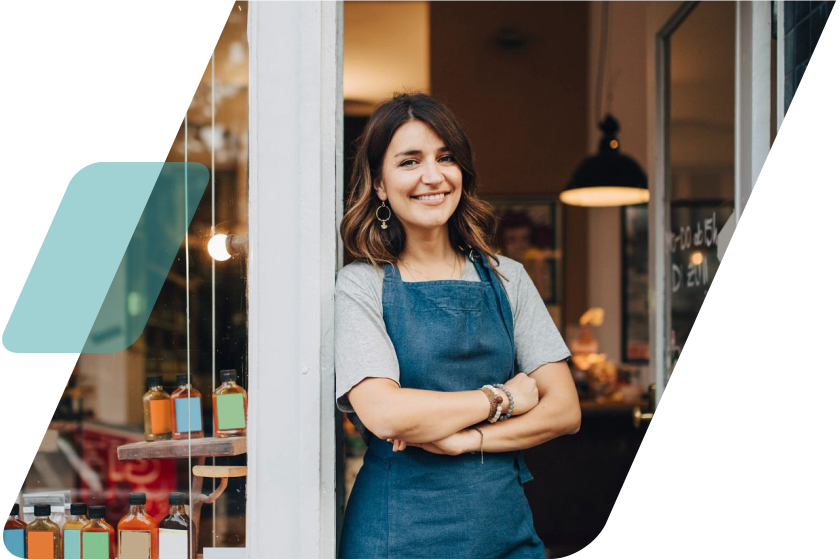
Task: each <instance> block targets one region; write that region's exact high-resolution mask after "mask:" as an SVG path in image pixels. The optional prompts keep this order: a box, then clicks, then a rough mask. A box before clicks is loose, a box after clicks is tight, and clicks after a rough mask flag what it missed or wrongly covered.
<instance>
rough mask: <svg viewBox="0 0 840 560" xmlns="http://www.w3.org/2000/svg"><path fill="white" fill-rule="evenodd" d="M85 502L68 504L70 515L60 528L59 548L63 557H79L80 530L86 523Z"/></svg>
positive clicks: (80, 550) (87, 520)
mask: <svg viewBox="0 0 840 560" xmlns="http://www.w3.org/2000/svg"><path fill="white" fill-rule="evenodd" d="M89 521H90V519H88V516H87V504H82V503H75V504H70V517H69V518H68V519H67V521H65V522H64V527H62V528H61V550H62V554H63V556H64V558H81V557H82V542H81V535H80V531H81V530H82V527H84V526H85V525H87V524H88V522H89Z"/></svg>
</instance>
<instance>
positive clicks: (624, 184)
mask: <svg viewBox="0 0 840 560" xmlns="http://www.w3.org/2000/svg"><path fill="white" fill-rule="evenodd" d="M598 128H599V129H601V132H602V133H603V136H602V137H601V141H600V143H599V145H598V153H597V154H595V155H594V156H590V157H588V158H586V159H585V160H583V162H582V163H581V164H580V165H579V166H578V168H577V169H576V170H575V172H574V175H572V180H571V181H570V182H569V184H568V185H567V186H566V188H564V189H563V191H562V192H561V193H560V201H561V202H563V203H565V204H570V205H573V206H591V207H596V206H628V205H630V204H640V203H643V202H647V201H648V200H649V199H650V191H649V190H648V186H647V175H645V172H644V170H642V168H641V166H640V165H639V164H638V163H637V162H636V160H634V159H633V158H631V157H630V156H626V155H624V154H622V153H621V151H620V150H619V142H618V137H617V134H618V130H619V125H618V121H617V120H615V117H613V116H612V115H610V114H609V113H608V114H607V115H606V116H605V117H604V120H603V121H601V123H600V124H599V125H598Z"/></svg>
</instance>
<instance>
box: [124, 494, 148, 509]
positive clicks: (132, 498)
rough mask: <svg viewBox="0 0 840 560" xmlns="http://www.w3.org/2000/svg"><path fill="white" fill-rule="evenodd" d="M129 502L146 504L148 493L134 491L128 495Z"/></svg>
mask: <svg viewBox="0 0 840 560" xmlns="http://www.w3.org/2000/svg"><path fill="white" fill-rule="evenodd" d="M128 504H129V505H132V506H144V505H146V493H145V492H132V493H131V494H129V495H128Z"/></svg>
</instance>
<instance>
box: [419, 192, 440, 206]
mask: <svg viewBox="0 0 840 560" xmlns="http://www.w3.org/2000/svg"><path fill="white" fill-rule="evenodd" d="M447 196H449V192H439V193H429V194H420V195H416V196H412V197H411V199H412V200H414V201H416V202H419V203H420V204H423V205H425V206H439V205H441V204H443V201H444V199H445V198H446V197H447Z"/></svg>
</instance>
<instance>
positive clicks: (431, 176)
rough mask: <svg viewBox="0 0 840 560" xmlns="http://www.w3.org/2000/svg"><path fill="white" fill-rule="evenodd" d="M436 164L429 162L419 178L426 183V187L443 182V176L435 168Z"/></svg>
mask: <svg viewBox="0 0 840 560" xmlns="http://www.w3.org/2000/svg"><path fill="white" fill-rule="evenodd" d="M437 165H438V164H437V162H436V161H435V162H431V163H429V164H428V165H427V166H426V169H425V171H424V173H423V176H422V177H421V178H420V180H421V181H423V182H424V183H426V184H427V185H437V184H440V183H441V182H442V181H443V174H442V173H441V172H440V170H439V169H438V167H437Z"/></svg>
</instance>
